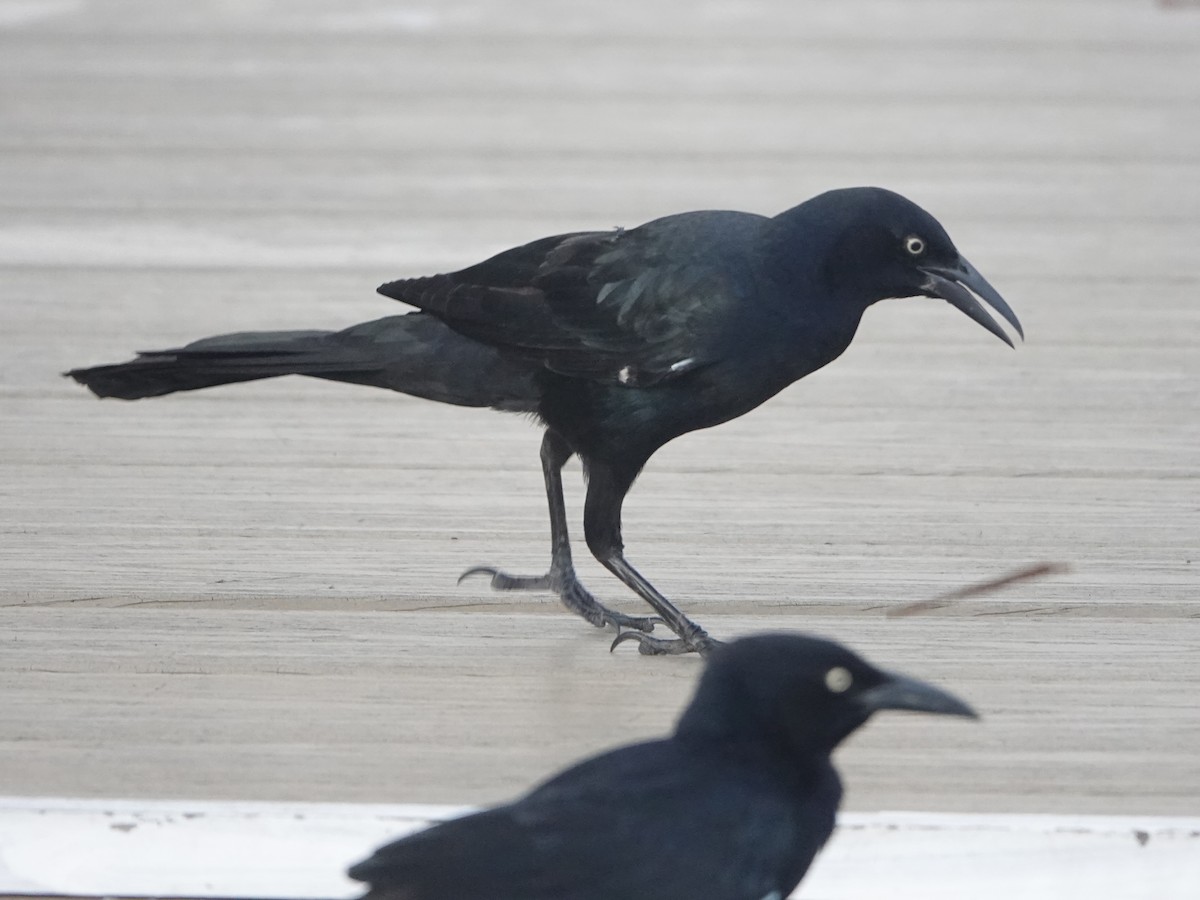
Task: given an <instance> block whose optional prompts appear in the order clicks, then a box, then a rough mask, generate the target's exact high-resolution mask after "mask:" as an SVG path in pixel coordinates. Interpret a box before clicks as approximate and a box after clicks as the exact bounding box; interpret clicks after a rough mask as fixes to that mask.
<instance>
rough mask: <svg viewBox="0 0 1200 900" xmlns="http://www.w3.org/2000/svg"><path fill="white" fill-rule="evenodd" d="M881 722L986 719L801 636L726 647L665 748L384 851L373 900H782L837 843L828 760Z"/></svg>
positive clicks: (836, 791)
mask: <svg viewBox="0 0 1200 900" xmlns="http://www.w3.org/2000/svg"><path fill="white" fill-rule="evenodd" d="M881 709H911V710H920V711H923V712H930V713H940V714H943V715H954V716H969V717H974V716H975V713H974V712H972V710H971V708H970V707H969V706H967V705H966V704H965V703H963V702H962V701H961V700H958V699H957V698H955V697H953V696H951V695H950V694H948V693H946V692H944V691H942V690H940V689H938V688H936V687H933V686H932V685H929V684H925V683H923V682H920V681H916V680H914V679H911V678H906V677H904V676H903V675H896V674H893V673H889V672H882V671H880V670H879V669H876V668H874V667H873V666H871V665H869V664H868V663H866V662H864V661H863V660H862V659H859V658H858V657H857V656H855V655H854V654H853V653H851V652H850V651H849V650H847V649H846V648H844V647H842V646H840V645H838V644H834V643H832V642H830V641H823V640H818V639H816V638H811V637H805V636H802V635H797V634H763V635H758V636H755V637H748V638H742V639H740V640H736V641H733V642H731V643H729V644H726V645H724V646H720V647H718V648H717V649H716V650H715V651H714V652H713V653H712V655H711V657H710V659H709V661H708V664H707V667H706V668H705V671H704V675H703V676H702V677H701V679H700V684H699V686H698V687H697V689H696V694H695V696H694V697H693V698H692V702H691V704H690V705H689V706H688V707H687V709H686V710H685V711H684V713H683V716H682V718H680V720H679V724H678V726H677V727H676V729H675V733H674V734H673V735H671V736H670V737H668V738H665V739H663V740H659V741H653V742H650V743H645V744H635V745H633V746H628V747H622V748H620V749H618V750H613V751H611V752H609V753H605V754H602V755H600V756H596V757H594V758H592V759H589V760H586V761H584V762H581V763H579V764H577V765H575V766H573V767H572V768H570V769H567V770H566V771H565V772H562V773H561V774H559V775H557V776H555V777H554V778H552V779H550V780H549V781H547V782H546V783H545V784H543V785H542V786H541V787H538V788H536V789H534V790H533V792H531V793H530V794H528V795H526V796H525V797H523V798H521V799H519V800H517V801H515V802H513V803H510V804H508V805H507V806H500V807H497V808H494V809H489V810H486V811H484V812H480V813H476V814H474V815H469V816H466V817H464V818H461V819H454V820H451V821H449V822H444V823H442V824H440V825H436V826H434V827H433V828H430V829H428V830H426V831H422V832H420V833H418V834H414V835H411V836H409V837H405V838H401V839H400V840H398V841H395V842H394V843H391V844H388V845H387V846H385V847H381V848H380V849H379V850H376V851H375V853H374V855H373V856H371V857H370V858H369V859H367V860H365V861H363V862H360V863H358V864H357V865H355V866H353V867H352V868H351V869H350V877H352V878H355V879H358V880H359V881H364V882H367V883H368V884H369V885H370V890H369V891H368V892H367V894H366V897H367V898H369V900H642V898H645V900H767V898H772V900H781V898H784V897H787V896H788V894H790V893H791V891H792V890H793V888H795V887H796V885H797V884H798V883H799V882H800V879H801V878H802V877H803V876H804V873H805V872H806V871H807V870H808V867H809V865H810V864H811V863H812V861H813V857H815V856H816V854H817V851H818V850H820V849H821V847H822V845H823V844H824V843H825V841H826V840H828V838H829V835H830V833H831V832H832V831H833V826H834V816H835V814H836V812H837V808H838V804H839V802H840V800H841V795H842V786H841V781H840V779H839V778H838V774H837V771H836V770H835V769H834V767H833V762H832V760H831V759H830V754H831V753H832V752H833V750H834V748H835V747H837V745H838V744H839V743H840V742H841V741H842V740H843V739H844V738H845V737H847V736H848V735H849V734H850V733H851V732H853V731H854V730H855V729H856V728H858V727H859V726H861V725H862V724H863V723H865V722H866V721H867V719H868V718H869V717H870V716H871V714H872V713H873V712H875V711H876V710H881Z"/></svg>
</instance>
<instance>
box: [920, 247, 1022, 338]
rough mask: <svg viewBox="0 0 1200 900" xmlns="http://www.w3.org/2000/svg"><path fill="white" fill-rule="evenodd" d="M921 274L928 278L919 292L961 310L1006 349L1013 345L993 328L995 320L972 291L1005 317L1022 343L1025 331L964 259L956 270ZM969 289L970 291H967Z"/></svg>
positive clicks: (938, 269) (948, 268)
mask: <svg viewBox="0 0 1200 900" xmlns="http://www.w3.org/2000/svg"><path fill="white" fill-rule="evenodd" d="M921 271H922V272H924V273H925V274H926V275H928V276H929V280H928V281H926V282H925V283H924V284H922V285H921V290H922V291H923V292H924V293H925V294H927V295H928V296H930V297H940V298H942V299H943V300H945V301H946V302H947V303H949V304H950V305H951V306H953V307H955V308H957V309H960V310H962V311H963V312H964V313H966V314H967V315H968V316H970V317H971V318H972V319H974V320H975V321H976V322H978V323H979V324H980V325H982V326H983V327H984V328H986V329H987V330H988V331H990V332H991V333H992V334H994V335H995V336H996V337H998V338H1000V340H1002V341H1004V343H1006V344H1008V346H1010V347H1012V346H1013V342H1012V340H1011V339H1010V338H1009V336H1008V335H1007V334H1005V333H1004V329H1003V328H1001V327H1000V326H999V325H998V324H996V320H995V319H993V318H992V317H991V316H990V315H988V313H987V310H985V309H984V308H983V306H982V305H981V304H980V303H979V301H978V300H976V299H975V297H974V295H972V293H971V291H974V292H975V293H976V294H978V295H979V296H980V297H981V298H982V299H983V300H985V301H987V303H988V305H989V306H991V307H992V309H994V310H996V312H998V313H1000V315H1001V316H1003V317H1004V320H1005V321H1006V322H1008V324H1009V325H1011V326H1012V327H1013V328H1015V329H1016V331H1017V334H1019V335H1020V336H1021V340H1024V339H1025V331H1024V329H1022V328H1021V323H1020V322H1019V321H1018V320H1017V314H1016V313H1014V312H1013V311H1012V308H1011V307H1010V306H1009V305H1008V304H1007V303H1005V302H1004V298H1003V297H1001V296H1000V292H999V291H997V290H996V289H995V288H994V287H992V286H991V285H990V284H988V280H987V279H986V278H984V277H983V276H982V275H980V274H979V270H978V269H976V268H975V267H974V266H973V265H971V264H970V263H969V262H967V261H966V260H965V259H963V258H962V257H961V256H960V257H959V258H958V265H957V266H953V267H951V266H922V267H921ZM967 288H970V289H971V290H970V291H969V290H967Z"/></svg>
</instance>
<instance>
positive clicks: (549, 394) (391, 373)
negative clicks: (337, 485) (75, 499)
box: [67, 188, 1021, 653]
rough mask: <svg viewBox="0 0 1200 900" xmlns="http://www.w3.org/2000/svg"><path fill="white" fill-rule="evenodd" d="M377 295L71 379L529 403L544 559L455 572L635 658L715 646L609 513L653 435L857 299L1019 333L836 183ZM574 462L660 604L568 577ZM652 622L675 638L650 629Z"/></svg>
mask: <svg viewBox="0 0 1200 900" xmlns="http://www.w3.org/2000/svg"><path fill="white" fill-rule="evenodd" d="M379 292H380V293H382V294H384V295H385V296H387V297H391V298H394V299H396V300H402V301H404V302H405V303H408V304H411V305H412V306H415V307H417V308H418V309H419V310H420V311H419V312H415V313H409V314H406V315H398V316H389V317H387V318H384V319H378V320H376V321H374V322H366V323H364V324H361V325H355V326H353V327H351V328H347V329H346V330H345V331H339V332H326V331H283V332H255V333H241V334H230V335H222V336H219V337H212V338H207V339H204V340H200V341H196V342H195V343H192V344H188V345H187V346H185V347H182V348H178V349H173V350H161V351H155V352H150V353H142V354H140V355H139V356H138V358H137V359H135V360H133V361H132V362H128V363H122V364H118V365H108V366H98V367H95V368H88V369H75V370H73V371H71V372H68V373H67V374H68V375H69V376H70V377H72V378H74V379H75V380H76V381H79V382H80V383H82V384H85V385H87V386H88V387H89V388H90V389H91V390H92V391H93V392H94V393H95V394H97V395H98V396H101V397H119V398H121V399H125V400H133V399H137V398H141V397H154V396H159V395H162V394H170V393H172V392H174V391H187V390H195V389H197V388H204V387H212V386H213V385H218V384H227V383H230V382H238V381H252V380H255V379H259V378H271V377H274V376H277V375H292V374H295V375H309V376H312V377H315V378H325V379H330V380H333V381H345V382H352V383H355V384H365V385H371V386H374V387H382V388H389V389H391V390H395V391H401V392H403V393H406V394H411V395H413V396H416V397H424V398H427V399H430V400H437V401H440V402H442V403H453V404H458V405H460V406H489V407H492V408H493V409H499V410H507V411H511V412H520V413H529V414H533V415H535V416H537V418H538V419H539V420H540V421H541V422H542V424H543V425H544V426H545V434H544V437H543V440H542V450H541V458H542V470H543V474H544V476H545V482H546V496H547V498H548V501H549V505H550V546H551V562H550V568H549V571H548V572H546V574H544V575H540V576H514V575H510V574H507V573H505V572H503V571H500V570H498V569H494V568H491V567H485V566H481V567H476V568H473V569H469V570H467V572H465V573H464V575H463V577H466V576H467V575H486V576H488V577H490V579H491V584H492V587H493V588H496V589H498V590H539V591H553V592H554V593H556V594H557V595H558V596H559V598H560V599H561V600H562V602H563V604H564V605H565V606H567V608H569V609H571V610H573V611H574V612H576V613H578V614H579V615H580V616H582V617H583V618H585V619H586V620H587V621H589V622H591V623H592V624H593V625H596V626H598V627H604V626H606V625H613V626H615V627H616V629H617V631H618V632H619V634H618V637H617V642H619V641H621V640H624V639H627V638H635V639H636V640H638V641H639V643H640V649H641V651H642V652H643V653H679V652H688V651H700V652H704V651H706V650H708V649H709V648H710V647H712V646H713V644H714V643H715V642H714V641H713V640H712V639H711V638H710V637H709V636H708V635H707V633H706V632H705V631H704V630H703V629H702V628H701V627H700V626H699V625H697V624H696V623H694V622H692V621H691V620H690V619H688V618H687V617H686V616H685V615H684V614H683V613H682V612H681V611H680V610H679V609H678V608H676V607H675V605H674V604H672V603H671V602H670V601H669V600H668V599H667V598H666V597H664V596H663V595H662V594H661V593H659V592H658V591H657V590H656V589H655V588H654V586H653V585H652V584H650V582H649V581H647V580H646V579H645V578H644V577H643V576H642V575H641V574H640V573H639V572H638V571H637V570H636V569H634V568H633V566H632V565H630V564H629V562H628V561H627V560H626V559H625V554H624V543H623V541H622V538H621V506H622V504H623V503H624V500H625V495H626V494H627V493H628V491H629V489H630V487H632V485H633V482H634V479H635V478H637V476H638V474H639V473H640V472H641V470H642V467H643V466H644V465H645V464H646V461H647V460H649V458H650V456H651V455H652V454H653V453H654V452H655V451H656V450H657V449H658V448H659V447H661V446H663V444H665V443H667V442H668V441H670V440H671V439H672V438H676V437H678V436H679V435H681V434H685V433H687V432H689V431H694V430H696V429H699V428H708V427H710V426H713V425H718V424H720V423H722V422H726V421H729V420H730V419H733V418H736V417H737V416H740V415H742V414H744V413H747V412H749V411H750V410H752V409H753V408H754V407H756V406H758V405H759V404H760V403H762V402H764V401H765V400H767V399H769V398H770V397H772V396H774V395H775V394H776V393H778V392H779V391H781V390H782V389H783V388H785V387H787V386H788V385H789V384H791V383H792V382H794V381H796V380H797V379H799V378H803V377H804V376H805V375H807V374H809V373H810V372H813V371H815V370H817V369H819V368H821V367H822V366H824V365H825V364H827V363H829V362H832V361H833V360H834V359H836V358H837V357H838V356H840V355H841V353H842V352H843V351H844V350H845V349H846V348H847V347H848V346H849V344H850V341H851V340H852V339H853V337H854V332H855V330H856V329H857V328H858V323H859V320H860V319H861V318H862V315H863V313H864V312H865V311H866V309H867V307H868V306H870V305H871V304H872V303H875V302H877V301H879V300H883V299H885V298H888V297H912V296H917V295H924V296H929V297H939V298H942V299H944V300H946V301H948V302H949V303H950V304H952V305H953V306H955V307H957V308H958V309H960V310H962V311H963V312H964V313H966V314H967V315H968V316H970V317H971V318H972V319H974V320H975V321H976V322H978V323H979V324H980V325H982V326H983V327H984V328H986V329H987V330H988V331H990V332H992V333H993V334H995V335H996V336H997V337H999V338H1000V339H1002V340H1004V341H1005V342H1006V343H1008V344H1009V345H1010V346H1011V345H1012V341H1011V340H1010V339H1009V337H1008V336H1007V335H1006V334H1005V332H1004V330H1003V329H1002V328H1001V327H1000V326H999V325H997V324H996V322H995V320H993V319H992V317H991V316H989V315H988V313H987V312H986V311H985V310H984V308H983V307H982V306H981V304H980V303H979V300H978V299H976V296H975V295H978V297H980V298H982V299H983V300H985V301H986V302H987V303H988V304H990V305H991V306H992V307H993V308H994V309H995V310H996V311H997V312H998V313H999V314H1000V315H1001V316H1002V317H1003V318H1004V319H1005V320H1007V321H1008V323H1009V324H1010V325H1011V326H1012V327H1013V328H1014V329H1016V331H1017V332H1018V333H1021V326H1020V323H1019V322H1018V321H1017V317H1016V315H1015V314H1014V313H1013V311H1012V310H1011V309H1010V308H1009V307H1008V304H1007V303H1005V302H1004V300H1003V298H1001V296H1000V295H999V294H998V293H997V292H996V290H995V289H994V288H993V287H992V286H991V285H990V284H988V282H987V281H986V280H985V279H984V278H983V276H982V275H980V274H979V272H978V271H976V270H975V268H974V267H973V266H972V265H971V264H970V263H968V262H967V261H966V260H965V259H964V258H963V257H962V256H961V255H960V254H959V252H958V251H957V250H956V249H955V247H954V244H953V243H952V242H951V240H950V238H949V236H948V235H947V234H946V232H945V230H944V229H943V228H942V226H941V225H940V224H939V223H938V221H937V220H936V219H934V218H933V217H932V216H931V215H929V213H927V212H925V211H924V210H923V209H921V208H920V207H918V206H917V205H916V204H914V203H912V202H911V201H909V200H906V199H905V198H904V197H901V196H900V195H899V194H895V193H893V192H891V191H887V190H883V189H881V188H848V189H844V190H836V191H830V192H828V193H825V194H821V195H820V196H818V197H814V198H813V199H811V200H809V201H807V202H805V203H802V204H800V205H799V206H797V207H795V208H793V209H790V210H788V211H786V212H783V213H780V214H779V215H777V216H775V217H774V218H767V217H765V216H759V215H754V214H751V213H742V212H723V211H706V212H691V213H682V214H680V215H674V216H667V217H666V218H662V219H656V220H654V221H652V222H649V223H647V224H645V225H642V226H640V227H638V228H633V229H629V230H622V229H618V230H616V231H595V232H579V233H574V234H565V235H557V236H555V237H548V238H543V239H541V240H538V241H534V242H533V243H530V244H526V245H524V246H521V247H516V248H514V249H512V250H506V251H505V252H503V253H500V254H498V255H496V256H493V257H492V258H490V259H488V260H486V261H484V262H481V263H479V264H478V265H474V266H471V267H470V268H467V269H463V270H462V271H459V272H454V273H452V274H449V275H434V276H431V277H427V278H411V279H406V280H404V281H394V282H392V283H390V284H385V285H383V286H382V287H380V288H379ZM972 292H974V294H973V293H972ZM573 455H577V456H579V458H580V460H581V461H582V463H583V466H584V470H585V473H586V475H587V479H588V488H587V499H586V501H585V505H584V513H583V527H584V536H585V538H586V540H587V545H588V548H589V549H590V550H591V552H592V554H593V555H594V556H595V557H596V559H597V560H599V561H600V562H601V563H602V564H603V565H604V566H605V567H606V568H607V569H608V570H609V571H610V572H612V573H613V574H614V575H616V576H617V578H619V579H620V580H621V581H622V582H624V584H625V585H627V586H628V587H629V588H631V589H632V590H633V591H635V592H636V593H637V594H638V595H639V596H641V597H642V598H643V599H644V600H645V601H646V602H647V603H649V604H650V606H651V607H652V608H653V609H654V612H655V613H656V616H649V617H635V616H629V615H626V614H624V613H621V612H617V611H615V610H611V609H609V608H607V607H606V606H604V605H602V604H601V603H600V602H599V601H597V600H596V599H595V598H594V597H593V596H592V595H591V593H589V592H588V591H587V590H586V589H585V588H584V587H583V586H582V585H581V584H580V583H579V580H578V579H577V578H576V576H575V569H574V565H573V563H572V559H571V546H570V542H569V539H568V536H567V515H566V508H565V505H564V503H563V493H562V475H561V472H562V467H563V465H564V464H565V463H566V462H567V460H568V459H570V458H571V456H573ZM460 580H461V579H460ZM660 621H661V622H662V623H664V624H665V625H666V626H667V627H668V628H669V629H670V630H671V631H672V632H674V634H675V635H676V637H675V638H674V639H659V638H654V637H651V636H649V635H648V634H647V632H649V631H651V630H652V629H653V627H654V625H655V624H656V623H657V622H660ZM625 629H629V630H625Z"/></svg>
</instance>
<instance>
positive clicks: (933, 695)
mask: <svg viewBox="0 0 1200 900" xmlns="http://www.w3.org/2000/svg"><path fill="white" fill-rule="evenodd" d="M885 674H886V675H887V681H885V682H884V683H883V684H880V685H876V686H875V687H873V688H868V689H867V690H865V691H863V692H862V693H861V694H860V695H859V697H858V701H859V703H861V704H862V705H863V706H864V707H865V708H866V709H867V711H868V712H875V711H877V710H881V709H911V710H915V711H916V712H927V713H934V714H936V715H941V716H965V717H966V718H968V719H978V718H979V715H978V714H977V713H976V712H975V710H973V709H971V707H969V706H967V704H965V703H964V702H963V701H961V700H959V699H958V698H957V697H955V696H954V695H953V694H951V693H950V692H948V691H943V690H942V689H941V688H939V687H934V686H933V685H932V684H928V683H926V682H924V681H918V680H917V679H916V678H909V677H908V676H907V675H897V674H894V673H891V672H888V673H885Z"/></svg>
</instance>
